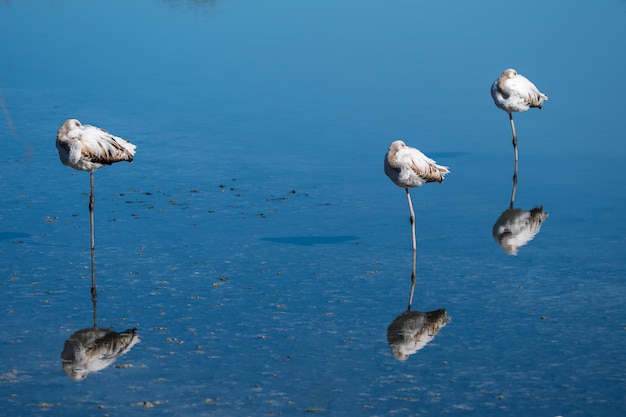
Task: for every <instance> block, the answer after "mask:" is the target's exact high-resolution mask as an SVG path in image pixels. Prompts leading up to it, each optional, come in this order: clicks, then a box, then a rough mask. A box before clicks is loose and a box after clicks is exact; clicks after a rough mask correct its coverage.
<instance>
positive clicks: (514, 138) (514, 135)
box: [509, 113, 518, 163]
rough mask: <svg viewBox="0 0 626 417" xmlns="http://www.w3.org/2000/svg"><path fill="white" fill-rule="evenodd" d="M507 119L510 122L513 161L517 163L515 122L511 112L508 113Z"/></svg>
mask: <svg viewBox="0 0 626 417" xmlns="http://www.w3.org/2000/svg"><path fill="white" fill-rule="evenodd" d="M509 121H510V122H511V132H512V133H513V152H514V153H515V162H516V163H517V160H518V157H517V133H515V123H514V122H513V113H509Z"/></svg>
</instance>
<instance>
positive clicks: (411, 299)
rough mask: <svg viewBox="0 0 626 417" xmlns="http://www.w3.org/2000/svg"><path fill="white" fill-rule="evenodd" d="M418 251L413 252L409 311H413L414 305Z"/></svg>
mask: <svg viewBox="0 0 626 417" xmlns="http://www.w3.org/2000/svg"><path fill="white" fill-rule="evenodd" d="M416 254H417V251H415V250H414V251H413V268H412V270H411V295H409V307H408V308H407V311H411V305H412V304H413V293H414V292H415V267H416V263H417V262H416V261H417V256H416Z"/></svg>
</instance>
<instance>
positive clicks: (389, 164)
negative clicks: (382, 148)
mask: <svg viewBox="0 0 626 417" xmlns="http://www.w3.org/2000/svg"><path fill="white" fill-rule="evenodd" d="M449 172H450V170H449V168H448V167H444V166H441V165H437V164H436V163H435V161H434V160H432V159H430V158H429V157H427V156H426V155H424V154H423V153H422V152H420V151H419V150H418V149H415V148H412V147H410V146H407V145H406V144H405V143H404V142H402V141H401V140H397V141H395V142H393V143H392V144H391V145H390V146H389V150H388V151H387V155H385V174H386V175H387V176H388V177H389V179H391V181H393V183H394V184H396V185H397V186H398V187H401V188H404V189H405V190H406V198H407V200H408V202H409V210H410V212H411V232H412V237H413V251H415V250H416V247H417V246H416V243H415V213H414V212H413V203H412V202H411V195H410V194H409V188H413V187H420V186H421V185H422V184H425V183H427V182H443V178H444V176H445V175H446V174H448V173H449Z"/></svg>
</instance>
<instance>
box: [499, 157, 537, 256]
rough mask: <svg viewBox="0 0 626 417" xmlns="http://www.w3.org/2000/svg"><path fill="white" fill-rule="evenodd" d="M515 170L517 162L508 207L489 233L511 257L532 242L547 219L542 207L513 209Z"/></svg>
mask: <svg viewBox="0 0 626 417" xmlns="http://www.w3.org/2000/svg"><path fill="white" fill-rule="evenodd" d="M517 170H518V161H517V160H516V161H515V170H514V173H513V188H512V190H511V201H510V203H509V207H508V208H507V209H506V210H504V211H503V212H502V214H501V215H500V217H498V219H497V220H496V222H495V223H494V225H493V228H492V231H491V233H492V235H493V238H494V239H495V241H496V242H497V243H498V245H500V246H501V247H502V249H504V251H505V252H506V253H507V254H509V255H513V256H515V255H517V253H518V251H519V249H520V248H521V247H522V246H524V245H526V244H527V243H528V242H530V241H531V240H533V238H534V237H535V236H536V235H537V233H539V231H540V230H541V225H542V224H543V221H544V220H545V219H547V218H548V213H546V212H545V211H544V209H543V206H536V207H535V208H533V209H531V210H524V209H521V208H515V207H513V205H514V203H515V193H516V192H517V180H518V175H517Z"/></svg>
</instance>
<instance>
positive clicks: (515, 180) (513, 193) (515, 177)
mask: <svg viewBox="0 0 626 417" xmlns="http://www.w3.org/2000/svg"><path fill="white" fill-rule="evenodd" d="M517 165H518V162H517V159H516V160H515V170H514V171H513V189H512V190H511V204H510V205H509V208H513V203H515V192H516V191H517Z"/></svg>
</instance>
